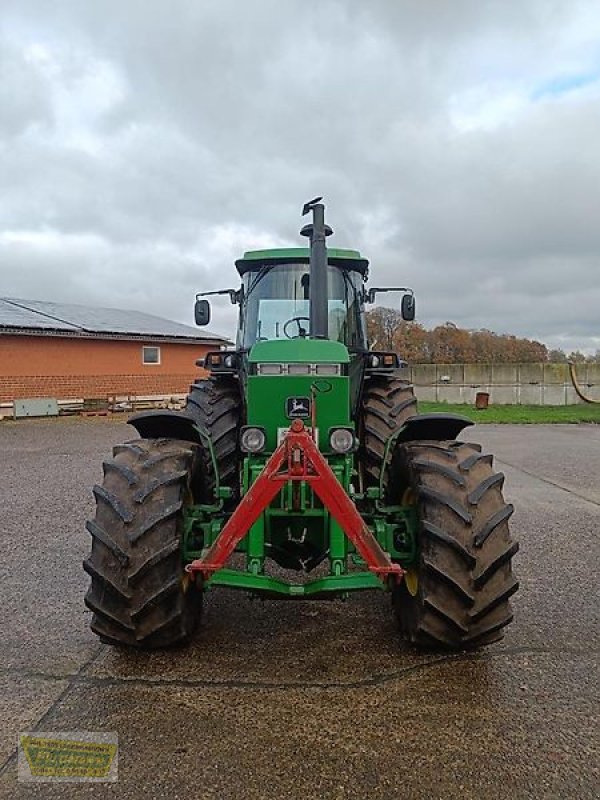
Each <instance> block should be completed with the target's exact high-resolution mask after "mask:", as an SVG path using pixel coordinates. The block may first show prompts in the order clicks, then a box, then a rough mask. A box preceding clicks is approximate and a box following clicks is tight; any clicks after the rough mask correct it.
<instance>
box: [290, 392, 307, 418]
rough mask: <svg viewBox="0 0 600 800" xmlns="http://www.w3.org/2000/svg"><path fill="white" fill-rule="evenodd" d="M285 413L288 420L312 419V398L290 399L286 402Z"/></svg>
mask: <svg viewBox="0 0 600 800" xmlns="http://www.w3.org/2000/svg"><path fill="white" fill-rule="evenodd" d="M285 413H286V414H287V417H288V419H298V418H301V419H306V418H307V417H310V397H288V399H287V400H286V401H285Z"/></svg>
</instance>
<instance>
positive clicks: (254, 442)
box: [240, 427, 266, 453]
mask: <svg viewBox="0 0 600 800" xmlns="http://www.w3.org/2000/svg"><path fill="white" fill-rule="evenodd" d="M265 442H266V437H265V432H264V430H263V429H262V428H252V427H247V428H242V433H241V436H240V446H241V448H242V450H243V451H244V453H260V452H261V450H264V449H265Z"/></svg>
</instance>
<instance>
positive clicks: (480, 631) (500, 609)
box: [388, 442, 519, 650]
mask: <svg viewBox="0 0 600 800" xmlns="http://www.w3.org/2000/svg"><path fill="white" fill-rule="evenodd" d="M391 475H394V478H393V485H390V484H388V496H390V495H392V494H394V493H396V494H397V493H398V491H397V490H398V489H399V491H400V493H401V494H402V495H403V499H404V502H406V501H407V499H408V500H412V501H413V502H414V503H415V504H416V506H417V513H418V518H419V533H418V536H419V538H418V562H417V565H416V569H414V570H412V571H409V574H408V576H406V579H405V580H403V582H402V583H401V584H400V586H399V587H398V588H397V589H396V590H395V591H394V593H393V605H394V609H395V612H396V615H397V617H398V620H399V623H400V627H401V629H402V630H403V632H404V633H405V635H406V636H407V637H408V639H409V640H410V641H411V642H413V643H415V644H417V645H421V646H424V647H442V648H450V649H455V650H456V649H461V648H468V647H473V646H478V645H483V644H489V643H491V642H493V641H496V640H497V639H499V638H501V637H502V635H503V629H504V628H505V626H506V625H508V624H509V623H510V622H511V621H512V618H513V615H512V610H511V607H510V603H509V598H510V597H511V596H512V595H513V594H514V593H515V592H516V591H517V589H518V586H519V585H518V583H517V580H516V579H515V577H514V575H513V572H512V566H511V562H512V557H513V556H514V554H515V553H516V552H517V550H518V544H517V543H516V542H514V541H513V540H512V539H511V536H510V532H509V528H508V519H509V517H510V516H511V514H512V513H513V507H512V505H510V504H507V503H505V502H504V498H503V494H502V487H503V483H504V475H503V474H502V473H501V472H495V471H494V469H493V467H492V456H491V455H484V454H482V453H481V448H480V447H479V445H476V444H467V443H464V442H411V443H409V444H405V445H402V446H400V447H398V449H397V451H396V454H395V456H394V459H393V462H392V467H391ZM394 487H396V491H394V492H392V489H393V488H394Z"/></svg>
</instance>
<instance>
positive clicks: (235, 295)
mask: <svg viewBox="0 0 600 800" xmlns="http://www.w3.org/2000/svg"><path fill="white" fill-rule="evenodd" d="M211 294H228V295H229V299H230V300H231V302H232V303H233V305H235V304H236V303H239V302H240V300H241V297H242V290H241V289H217V291H214V292H197V293H196V300H197V299H198V298H199V297H208V296H209V295H211Z"/></svg>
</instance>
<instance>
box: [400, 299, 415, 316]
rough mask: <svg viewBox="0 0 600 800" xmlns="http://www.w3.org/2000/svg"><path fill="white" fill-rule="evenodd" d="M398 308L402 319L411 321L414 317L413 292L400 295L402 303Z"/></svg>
mask: <svg viewBox="0 0 600 800" xmlns="http://www.w3.org/2000/svg"><path fill="white" fill-rule="evenodd" d="M400 310H401V311H402V319H404V320H406V321H407V322H412V321H413V319H414V318H415V296H414V294H405V295H403V296H402V305H401V306H400Z"/></svg>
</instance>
